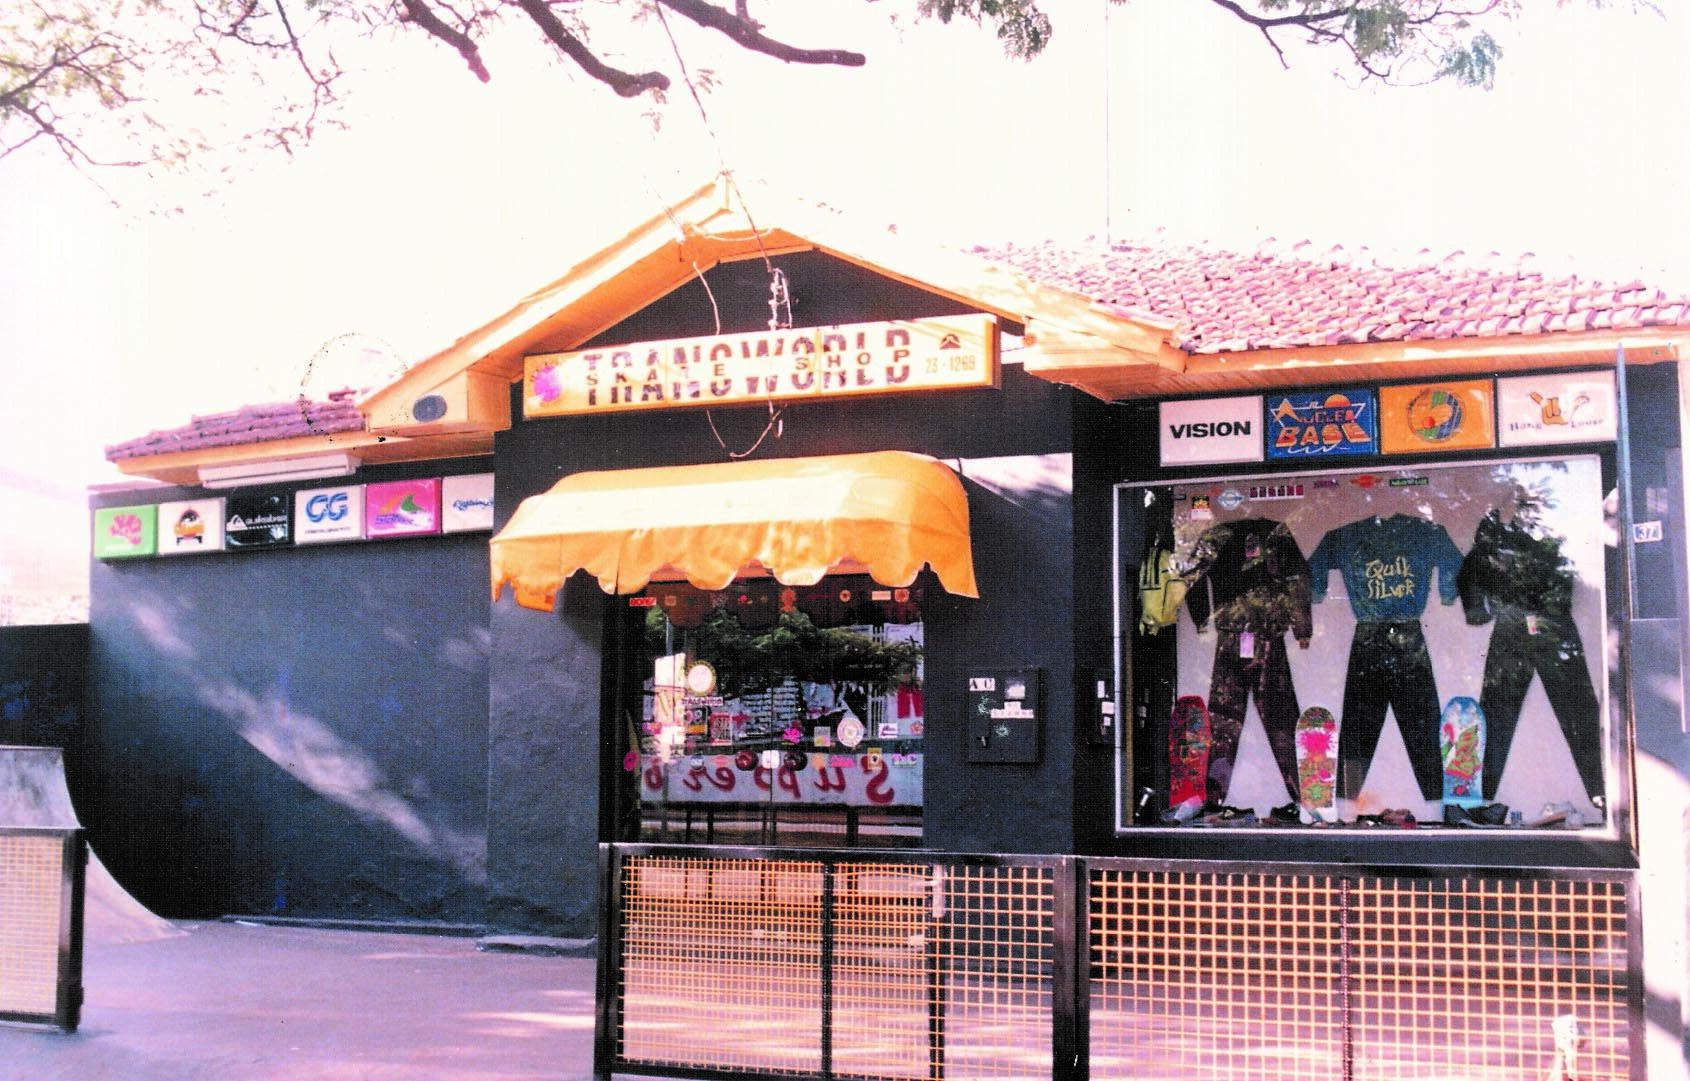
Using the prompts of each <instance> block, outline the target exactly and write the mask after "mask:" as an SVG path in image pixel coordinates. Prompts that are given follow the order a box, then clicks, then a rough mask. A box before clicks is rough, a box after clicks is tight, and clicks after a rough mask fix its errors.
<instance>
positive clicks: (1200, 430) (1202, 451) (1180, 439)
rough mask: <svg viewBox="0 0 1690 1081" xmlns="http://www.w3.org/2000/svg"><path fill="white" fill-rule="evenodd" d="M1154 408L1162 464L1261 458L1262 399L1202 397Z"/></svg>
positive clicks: (1257, 460)
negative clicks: (1159, 437) (1155, 410)
mask: <svg viewBox="0 0 1690 1081" xmlns="http://www.w3.org/2000/svg"><path fill="white" fill-rule="evenodd" d="M1157 409H1158V427H1159V429H1160V432H1161V440H1160V441H1161V449H1162V464H1163V465H1199V464H1204V463H1208V462H1259V461H1261V460H1262V453H1263V452H1262V399H1261V396H1260V395H1250V396H1248V397H1241V398H1203V399H1198V400H1195V401H1184V402H1163V403H1161V405H1159V406H1158V407H1157Z"/></svg>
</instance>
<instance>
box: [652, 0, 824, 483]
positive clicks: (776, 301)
mask: <svg viewBox="0 0 1690 1081" xmlns="http://www.w3.org/2000/svg"><path fill="white" fill-rule="evenodd" d="M652 7H653V8H655V9H656V11H657V21H658V23H659V24H661V25H662V27H663V33H664V35H665V36H667V37H668V39H669V48H670V50H671V51H672V52H673V53H674V54H675V63H676V65H677V66H678V67H679V68H680V69H681V81H682V82H684V83H686V84H687V93H689V94H691V95H692V102H693V104H694V105H695V106H697V108H698V118H699V121H700V122H701V123H702V124H703V125H704V131H705V133H706V134H708V135H709V136H710V145H711V146H713V147H715V149H716V162H717V164H718V165H719V166H720V167H721V172H722V176H723V177H725V178H726V179H727V182H728V186H729V187H730V188H732V189H733V193H734V196H735V198H737V199H738V200H739V205H740V209H741V210H743V211H745V221H746V223H747V224H748V225H750V226H751V236H752V238H753V239H754V240H756V242H757V253H758V254H759V255H761V256H762V258H763V269H764V270H766V271H768V273H769V330H770V331H780V330H786V329H788V328H790V327H791V326H792V294H791V291H790V290H789V288H788V285H787V280H786V272H785V271H783V270H781V269H780V268H779V267H777V266H775V264H774V260H772V259H770V258H769V251H768V249H767V248H765V247H764V246H763V231H762V230H761V229H760V228H758V226H757V221H756V219H755V218H753V217H752V216H751V205H750V203H749V202H747V201H746V198H745V192H744V191H742V190H740V186H739V180H738V178H737V177H735V176H734V171H733V170H732V169H730V168H728V163H727V159H726V158H725V157H724V156H723V154H722V140H721V138H720V137H719V136H718V135H717V134H716V128H715V126H714V125H712V124H711V123H710V112H709V110H707V109H706V108H705V107H704V99H703V97H701V96H700V95H699V93H698V86H697V85H696V84H695V83H694V82H693V79H692V72H691V71H690V70H689V69H688V68H687V62H686V58H685V57H684V56H682V55H681V46H680V43H679V42H677V41H676V40H675V32H674V31H673V30H672V29H670V26H669V18H668V16H667V15H665V14H664V13H663V5H662V4H661V3H656V4H653V5H652ZM670 220H671V221H673V220H674V216H673V215H672V214H671V215H670ZM677 225H678V223H677ZM692 269H693V273H694V274H696V275H698V280H699V281H700V282H702V283H703V285H704V291H705V294H706V295H707V296H709V297H710V308H711V310H712V311H713V312H714V313H715V316H716V333H717V334H718V335H719V334H721V333H722V313H721V309H720V308H718V307H717V305H716V296H715V294H714V293H712V292H711V291H710V283H709V282H708V281H705V278H704V271H702V270H701V269H699V266H698V264H697V263H694V264H693V265H692ZM768 407H769V419H768V422H767V423H766V424H764V425H763V431H762V433H761V434H759V435H758V436H757V439H756V440H755V441H754V442H753V443H752V444H751V446H749V447H747V448H746V449H745V450H741V451H736V450H733V449H731V448H729V446H728V444H727V441H726V440H725V439H723V438H722V433H721V432H720V431H718V430H717V429H716V417H715V414H714V413H713V412H712V411H711V410H709V409H706V410H705V411H704V419H705V420H707V421H708V422H709V423H710V434H711V435H713V436H715V437H716V443H717V445H718V446H720V447H721V448H722V449H723V450H725V451H727V452H728V457H729V458H730V459H734V460H738V459H740V458H748V457H750V456H751V455H753V454H755V453H756V452H757V448H759V447H761V446H762V445H763V441H764V440H766V439H768V438H769V435H770V434H771V433H773V435H774V437H775V438H776V439H779V438H780V437H781V435H782V434H783V433H784V431H785V424H784V422H783V421H782V419H781V414H782V413H783V412H784V411H785V410H784V409H783V408H777V407H776V406H775V401H774V399H773V398H770V399H768Z"/></svg>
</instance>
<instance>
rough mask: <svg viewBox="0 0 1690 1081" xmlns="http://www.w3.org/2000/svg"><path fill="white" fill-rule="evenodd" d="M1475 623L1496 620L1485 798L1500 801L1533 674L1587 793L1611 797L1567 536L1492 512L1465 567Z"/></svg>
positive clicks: (1488, 668) (1485, 700)
mask: <svg viewBox="0 0 1690 1081" xmlns="http://www.w3.org/2000/svg"><path fill="white" fill-rule="evenodd" d="M1460 585H1461V603H1462V605H1463V606H1464V607H1465V608H1466V611H1467V622H1468V623H1470V624H1474V625H1478V624H1481V623H1487V622H1489V621H1490V620H1492V619H1495V620H1496V629H1495V630H1493V631H1491V638H1490V648H1489V649H1488V650H1487V651H1486V653H1485V682H1484V687H1483V690H1482V691H1481V692H1480V696H1479V707H1480V708H1481V709H1483V710H1484V713H1485V798H1486V799H1495V798H1496V789H1497V786H1498V785H1499V784H1500V783H1501V781H1502V768H1503V766H1505V765H1506V764H1507V762H1508V750H1509V748H1510V747H1511V746H1512V745H1513V742H1514V730H1515V728H1516V727H1518V725H1519V722H1520V706H1521V704H1522V703H1524V701H1525V698H1526V691H1527V690H1529V689H1530V687H1531V683H1532V676H1534V675H1536V676H1537V677H1538V678H1540V679H1542V680H1543V690H1544V694H1545V695H1547V696H1548V698H1549V705H1550V706H1551V708H1553V709H1554V711H1555V719H1556V720H1557V721H1559V722H1560V724H1561V733H1562V735H1564V736H1565V737H1566V739H1567V747H1568V749H1569V750H1571V751H1572V755H1573V762H1574V764H1575V765H1576V766H1577V767H1578V771H1579V779H1580V780H1581V781H1582V782H1583V783H1584V790H1585V794H1586V795H1588V796H1590V798H1591V799H1592V801H1594V802H1596V803H1597V804H1598V805H1600V804H1601V802H1602V799H1603V792H1604V790H1603V784H1602V717H1601V707H1600V705H1599V704H1598V703H1597V700H1596V689H1595V687H1593V686H1592V685H1591V682H1590V667H1589V664H1588V662H1587V661H1586V660H1585V653H1584V642H1583V641H1582V639H1581V638H1580V637H1579V632H1578V625H1577V624H1576V623H1574V622H1573V617H1572V611H1573V572H1572V568H1571V567H1570V566H1569V565H1568V563H1567V559H1566V556H1565V555H1563V554H1562V552H1561V538H1560V537H1555V536H1543V537H1539V536H1535V535H1534V534H1533V533H1532V531H1531V530H1530V529H1529V528H1528V527H1527V526H1526V525H1525V524H1524V523H1522V522H1521V520H1520V519H1519V517H1518V516H1516V518H1515V519H1514V520H1513V521H1510V522H1506V523H1505V522H1503V521H1502V517H1501V515H1500V514H1499V513H1498V512H1497V511H1495V510H1492V511H1491V512H1490V513H1488V514H1486V515H1485V516H1484V518H1482V519H1481V520H1480V521H1479V527H1478V529H1477V530H1476V531H1475V532H1474V534H1473V549H1472V551H1470V552H1468V553H1467V558H1466V560H1465V561H1464V562H1463V563H1462V565H1461V577H1460Z"/></svg>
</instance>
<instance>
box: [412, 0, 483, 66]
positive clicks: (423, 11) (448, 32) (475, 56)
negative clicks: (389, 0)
mask: <svg viewBox="0 0 1690 1081" xmlns="http://www.w3.org/2000/svg"><path fill="white" fill-rule="evenodd" d="M400 6H401V7H403V8H404V9H405V14H404V15H402V16H400V18H401V20H402V21H405V22H409V23H413V24H415V25H416V26H418V27H420V28H422V29H423V30H426V31H427V32H428V33H430V34H432V35H433V36H434V37H436V38H439V39H440V40H441V41H444V42H445V43H446V44H448V45H450V46H451V47H452V48H454V49H456V50H458V55H459V56H461V57H463V58H464V63H466V64H468V65H469V70H471V71H473V72H474V73H475V77H476V78H477V79H480V80H481V81H482V82H488V81H489V80H491V79H492V78H493V76H492V75H490V74H488V72H487V66H486V65H485V64H483V63H482V62H481V50H480V49H479V48H477V47H476V44H475V41H474V39H473V38H471V37H470V36H469V35H468V34H466V33H464V32H463V31H462V30H459V29H458V28H457V27H454V26H450V25H448V24H447V23H446V21H445V20H444V19H442V18H441V17H440V16H438V15H436V14H435V13H434V11H433V9H432V8H430V7H429V6H428V5H427V4H425V3H423V0H400Z"/></svg>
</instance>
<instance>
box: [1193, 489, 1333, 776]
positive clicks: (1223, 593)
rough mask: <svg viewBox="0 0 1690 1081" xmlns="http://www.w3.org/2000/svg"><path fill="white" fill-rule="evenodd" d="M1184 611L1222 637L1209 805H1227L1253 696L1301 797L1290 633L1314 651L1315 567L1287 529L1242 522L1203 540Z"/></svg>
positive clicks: (1283, 769) (1215, 674)
mask: <svg viewBox="0 0 1690 1081" xmlns="http://www.w3.org/2000/svg"><path fill="white" fill-rule="evenodd" d="M1187 580H1188V581H1189V583H1190V585H1189V587H1188V589H1187V592H1186V597H1185V602H1186V608H1187V609H1188V610H1189V611H1190V612H1191V621H1192V623H1194V624H1195V625H1196V627H1197V629H1198V630H1199V631H1201V630H1203V629H1204V627H1205V626H1207V624H1208V622H1209V619H1210V616H1211V614H1212V615H1213V618H1214V622H1215V630H1216V631H1217V632H1218V636H1217V640H1216V643H1215V663H1214V668H1213V671H1212V673H1211V675H1210V689H1209V718H1210V744H1209V775H1208V778H1207V792H1208V799H1209V800H1210V801H1211V802H1214V803H1220V802H1224V800H1225V798H1226V792H1227V788H1228V786H1229V785H1230V784H1231V781H1232V769H1233V759H1234V758H1235V757H1236V756H1237V753H1238V740H1239V737H1240V736H1241V735H1242V734H1243V731H1244V715H1245V710H1246V708H1247V707H1248V705H1249V700H1250V698H1251V697H1252V696H1253V697H1254V698H1255V700H1256V712H1257V713H1258V714H1260V716H1261V718H1262V725H1263V727H1264V728H1265V729H1266V730H1267V736H1268V744H1269V746H1270V747H1271V748H1272V750H1273V758H1274V762H1275V764H1276V765H1277V766H1278V767H1279V773H1280V777H1281V778H1282V779H1283V780H1284V781H1285V787H1286V790H1287V791H1288V792H1291V793H1293V794H1295V793H1296V791H1297V787H1298V780H1297V752H1296V742H1295V741H1296V728H1297V715H1298V713H1299V712H1300V709H1299V707H1298V705H1297V691H1296V687H1295V686H1294V685H1293V683H1292V680H1291V667H1290V664H1289V663H1288V661H1287V659H1286V652H1285V641H1284V638H1285V632H1286V631H1288V630H1289V631H1290V632H1291V633H1292V635H1293V636H1294V637H1295V638H1296V639H1297V642H1298V644H1299V645H1301V646H1303V647H1304V648H1307V646H1308V643H1309V637H1310V635H1311V634H1312V633H1313V630H1314V617H1313V614H1312V612H1311V611H1310V608H1309V584H1310V583H1309V565H1308V561H1307V560H1305V559H1304V558H1303V553H1302V550H1301V549H1300V548H1298V547H1297V541H1296V538H1295V537H1293V536H1292V535H1291V531H1290V530H1289V529H1287V528H1286V526H1285V524H1284V523H1283V522H1276V521H1273V520H1272V519H1268V518H1243V519H1239V520H1238V521H1235V522H1223V523H1221V524H1219V525H1216V526H1213V527H1211V528H1210V529H1209V530H1207V531H1206V532H1204V534H1203V535H1202V536H1201V537H1199V538H1198V540H1197V545H1196V547H1195V549H1194V550H1193V553H1192V569H1191V571H1190V573H1189V574H1188V575H1187Z"/></svg>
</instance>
